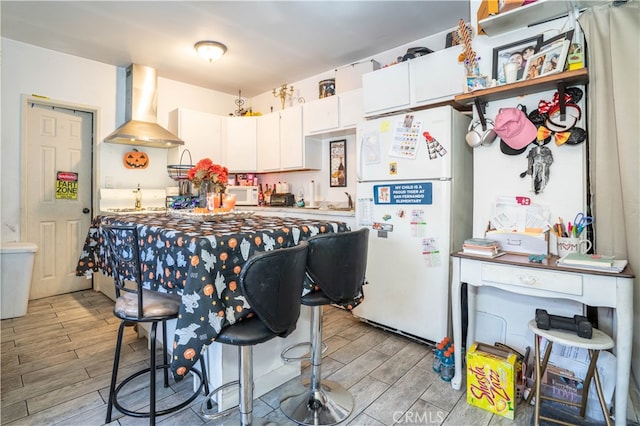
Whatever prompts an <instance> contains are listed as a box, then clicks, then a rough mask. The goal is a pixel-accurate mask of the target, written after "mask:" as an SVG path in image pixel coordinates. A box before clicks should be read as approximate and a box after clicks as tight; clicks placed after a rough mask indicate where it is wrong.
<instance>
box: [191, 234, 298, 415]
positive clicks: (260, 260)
mask: <svg viewBox="0 0 640 426" xmlns="http://www.w3.org/2000/svg"><path fill="white" fill-rule="evenodd" d="M307 246H308V244H307V243H306V242H305V241H301V242H300V243H299V244H298V245H297V246H294V247H290V248H283V249H278V250H273V251H267V252H262V253H258V254H255V255H254V256H252V257H250V258H249V260H248V261H247V263H245V264H244V266H243V268H242V271H241V272H240V279H239V282H240V283H239V285H240V289H241V290H242V293H243V294H244V296H245V298H246V300H247V302H248V303H249V304H250V305H251V308H252V309H253V312H254V314H255V315H253V316H249V317H247V318H244V319H243V320H242V321H239V322H236V323H235V324H233V325H230V326H228V327H224V328H223V329H222V330H221V331H220V334H219V335H218V337H216V342H218V343H224V344H227V345H234V346H238V355H239V359H240V362H239V365H238V370H239V380H238V381H234V382H230V383H226V384H224V385H222V386H220V387H218V388H217V389H214V390H213V391H211V393H209V395H208V396H207V398H206V399H205V400H204V401H203V402H202V407H201V414H202V416H203V417H204V418H206V419H219V418H222V417H226V416H229V415H231V414H233V413H234V412H236V411H235V410H236V408H238V407H239V409H240V417H241V419H240V424H242V425H243V426H244V425H250V424H265V423H267V420H266V419H261V418H258V417H254V416H253V413H252V412H253V345H257V344H259V343H263V342H266V341H267V340H271V339H273V338H275V337H278V336H279V337H286V336H288V335H289V334H291V333H292V332H293V331H294V330H295V329H296V324H297V322H298V317H299V316H300V298H301V296H302V283H303V280H304V270H305V265H306V261H307ZM238 385H239V387H240V398H239V400H240V401H239V405H238V406H235V407H232V408H229V409H227V410H224V411H219V412H211V410H208V409H207V408H205V405H206V404H207V403H210V402H211V400H210V399H211V398H212V397H213V396H214V395H215V394H217V393H218V392H220V391H221V390H223V389H227V388H229V387H231V386H238ZM234 424H235V422H234Z"/></svg>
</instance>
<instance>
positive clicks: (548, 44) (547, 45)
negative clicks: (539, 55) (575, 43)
mask: <svg viewBox="0 0 640 426" xmlns="http://www.w3.org/2000/svg"><path fill="white" fill-rule="evenodd" d="M572 39H573V30H571V31H567V32H566V33H562V34H560V35H557V36H555V37H552V38H550V39H549V40H545V41H543V42H542V43H540V48H539V49H538V52H542V51H543V50H547V49H551V48H553V47H556V46H557V45H558V44H562V43H563V42H564V41H565V40H569V41H571V40H572Z"/></svg>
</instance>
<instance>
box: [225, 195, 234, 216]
mask: <svg viewBox="0 0 640 426" xmlns="http://www.w3.org/2000/svg"><path fill="white" fill-rule="evenodd" d="M235 208H236V194H223V198H222V210H224V211H226V212H230V211H231V210H233V209H235Z"/></svg>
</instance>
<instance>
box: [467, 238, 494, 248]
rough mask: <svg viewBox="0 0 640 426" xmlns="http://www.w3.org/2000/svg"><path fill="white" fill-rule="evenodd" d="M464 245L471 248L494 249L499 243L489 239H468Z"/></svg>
mask: <svg viewBox="0 0 640 426" xmlns="http://www.w3.org/2000/svg"><path fill="white" fill-rule="evenodd" d="M462 245H463V246H469V247H494V246H497V245H498V242H497V241H496V240H490V239H488V238H467V239H466V240H464V243H463V244H462Z"/></svg>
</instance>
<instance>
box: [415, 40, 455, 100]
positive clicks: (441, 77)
mask: <svg viewBox="0 0 640 426" xmlns="http://www.w3.org/2000/svg"><path fill="white" fill-rule="evenodd" d="M460 52H462V46H454V47H450V48H448V49H444V50H439V51H437V52H433V53H429V54H428V55H425V56H421V57H419V58H415V59H411V60H410V61H408V62H409V81H410V82H411V105H412V106H422V105H428V104H431V103H436V102H440V101H448V100H452V99H453V97H454V96H455V95H457V94H459V93H462V91H463V85H464V66H463V64H461V63H460V62H458V55H460Z"/></svg>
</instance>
